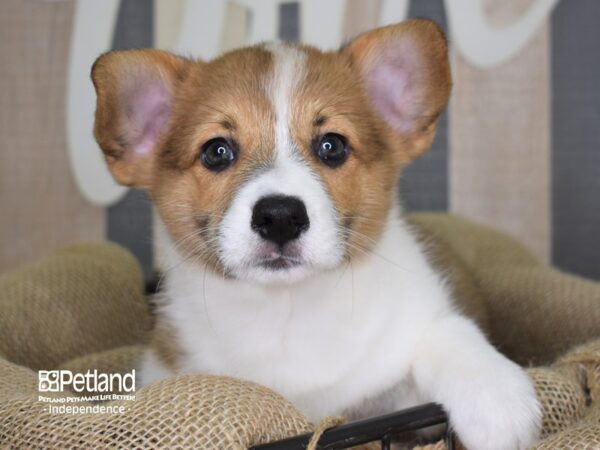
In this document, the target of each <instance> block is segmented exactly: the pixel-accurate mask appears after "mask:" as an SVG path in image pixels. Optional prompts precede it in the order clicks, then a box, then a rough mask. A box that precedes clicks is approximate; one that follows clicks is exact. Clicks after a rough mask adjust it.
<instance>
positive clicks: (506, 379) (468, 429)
mask: <svg viewBox="0 0 600 450" xmlns="http://www.w3.org/2000/svg"><path fill="white" fill-rule="evenodd" d="M413 374H414V379H415V382H416V384H417V389H418V390H419V391H420V392H421V393H422V394H423V395H424V396H426V397H429V398H430V399H432V400H433V401H435V402H438V403H440V404H441V405H442V406H443V407H444V408H445V409H446V411H447V412H448V414H449V416H450V424H451V426H452V427H453V428H454V430H455V431H456V432H457V434H458V437H459V438H460V440H461V442H463V444H465V446H466V447H467V448H468V449H472V450H481V449H484V450H516V449H525V448H528V447H530V446H531V445H532V444H534V443H535V442H536V440H537V439H538V437H539V432H540V427H541V416H542V415H541V410H540V406H539V403H538V400H537V397H536V394H535V390H534V388H533V384H532V382H531V380H530V379H529V377H528V376H527V374H526V373H525V371H524V370H523V369H522V368H521V367H519V366H518V365H516V364H515V363H513V362H512V361H510V360H508V359H507V358H506V357H504V356H503V355H501V354H500V353H499V352H498V351H496V350H495V349H494V348H493V347H492V346H491V345H490V344H489V343H488V342H487V341H486V339H485V337H484V336H483V334H482V332H481V331H480V330H479V329H478V328H477V327H476V326H475V325H474V324H473V323H472V322H471V321H470V320H468V319H466V318H464V317H462V316H460V315H457V314H456V315H449V316H446V317H444V318H441V319H440V320H438V321H436V322H435V323H434V324H432V327H431V329H430V332H429V334H428V335H427V336H424V338H423V339H422V340H421V342H420V343H419V345H418V346H417V353H416V357H415V361H414V363H413Z"/></svg>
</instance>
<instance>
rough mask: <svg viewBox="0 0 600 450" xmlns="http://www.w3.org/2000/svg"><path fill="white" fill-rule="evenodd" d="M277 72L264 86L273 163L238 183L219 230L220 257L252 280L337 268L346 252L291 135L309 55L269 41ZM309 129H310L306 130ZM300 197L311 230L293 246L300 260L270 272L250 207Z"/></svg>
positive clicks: (297, 276) (331, 213)
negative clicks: (270, 115) (270, 198)
mask: <svg viewBox="0 0 600 450" xmlns="http://www.w3.org/2000/svg"><path fill="white" fill-rule="evenodd" d="M268 50H269V51H271V52H272V54H273V73H272V77H271V79H270V80H268V82H267V83H266V86H265V89H267V91H268V96H269V98H270V99H271V103H272V105H273V110H274V112H275V117H276V121H277V122H276V124H275V127H274V128H275V133H276V137H275V149H274V160H273V164H272V166H270V167H269V168H268V169H266V170H265V171H263V172H260V173H259V174H257V176H256V177H255V178H254V179H252V180H250V181H249V182H247V183H246V184H244V185H242V186H241V187H240V190H239V191H238V192H237V193H236V195H235V196H234V197H233V200H232V202H231V205H230V206H229V208H228V210H227V212H226V214H225V216H224V217H223V220H222V221H221V225H220V231H219V256H220V259H221V262H222V263H223V264H224V266H225V267H226V268H227V269H228V270H229V271H230V272H231V273H232V274H233V275H234V276H236V277H238V278H242V279H249V280H253V281H258V282H263V283H269V282H280V283H281V282H284V283H285V282H292V281H298V280H300V279H302V278H305V277H306V276H308V275H310V274H312V273H314V272H316V271H319V270H323V269H329V268H333V267H336V266H337V265H339V264H340V262H341V261H342V258H343V254H344V248H343V242H342V239H341V237H340V233H338V219H337V217H336V211H335V206H334V204H333V203H332V201H331V199H330V198H329V196H328V194H327V192H326V191H325V189H324V187H323V184H322V182H321V180H320V179H319V177H318V176H317V174H315V173H314V171H312V170H311V168H310V166H309V164H308V162H306V161H305V160H303V158H302V156H301V154H300V152H299V151H298V149H297V144H296V143H295V142H294V141H293V139H292V137H291V136H290V131H289V130H290V121H291V120H292V114H291V107H292V105H291V102H292V99H293V98H294V94H295V93H296V92H297V89H298V86H299V84H300V82H301V81H302V79H303V78H304V67H305V59H306V54H305V53H304V52H302V51H301V50H299V49H297V48H295V47H291V46H286V45H283V44H281V45H271V46H269V47H268ZM307 132H309V130H307ZM271 195H284V196H292V197H297V198H299V199H300V200H302V202H304V205H305V207H306V211H307V213H308V218H309V221H310V224H309V228H308V230H306V231H305V232H303V233H302V234H301V235H300V237H299V238H298V239H297V242H296V243H295V244H294V246H295V247H296V250H297V253H298V255H297V256H298V257H299V258H300V259H301V261H302V263H301V264H300V265H297V266H293V267H290V268H286V269H279V270H272V269H267V268H264V267H262V266H260V265H259V264H258V261H259V260H260V259H261V254H263V255H264V251H265V248H266V246H268V245H271V244H269V243H267V242H265V241H264V240H263V239H262V238H261V237H260V236H259V235H258V234H257V233H256V232H254V231H253V230H252V228H251V219H252V209H253V207H254V205H255V203H256V202H257V201H258V200H260V199H261V198H263V197H267V196H271Z"/></svg>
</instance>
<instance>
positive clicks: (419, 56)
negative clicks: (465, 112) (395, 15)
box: [341, 19, 452, 163]
mask: <svg viewBox="0 0 600 450" xmlns="http://www.w3.org/2000/svg"><path fill="white" fill-rule="evenodd" d="M341 51H342V53H345V54H347V55H348V56H349V57H350V59H351V62H352V65H353V66H354V67H356V68H357V69H358V72H359V76H360V77H361V79H362V82H363V83H364V85H365V88H366V91H367V95H368V97H369V100H370V102H371V104H372V106H373V107H374V109H375V111H376V112H378V113H379V115H380V117H381V118H382V119H383V120H384V121H385V122H386V123H387V124H388V125H389V126H390V127H391V129H392V130H393V132H394V134H395V135H396V136H395V138H396V140H397V141H398V142H400V143H402V150H401V155H400V159H401V162H402V163H407V162H409V161H411V160H413V159H415V158H417V157H418V156H420V155H421V154H422V153H423V152H425V150H427V149H428V148H429V146H430V145H431V142H432V141H433V138H434V136H435V129H436V124H437V119H438V117H439V115H440V114H441V112H442V110H443V109H444V107H445V106H446V103H447V102H448V97H449V95H450V89H451V87H452V79H451V75H450V65H449V62H448V45H447V42H446V38H445V36H444V33H443V32H442V30H441V29H440V28H439V27H438V25H437V24H436V23H435V22H432V21H430V20H423V19H415V20H409V21H406V22H402V23H400V24H398V25H390V26H387V27H383V28H378V29H375V30H372V31H369V32H367V33H364V34H362V35H360V36H358V37H357V38H356V39H354V40H353V41H352V42H350V43H349V44H348V45H346V46H345V47H343V48H342V50H341Z"/></svg>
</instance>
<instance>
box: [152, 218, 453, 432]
mask: <svg viewBox="0 0 600 450" xmlns="http://www.w3.org/2000/svg"><path fill="white" fill-rule="evenodd" d="M163 238H164V236H163ZM170 258H171V259H173V260H172V261H169V263H172V264H173V266H177V268H176V269H175V270H173V271H171V272H170V273H169V276H168V279H167V280H166V296H167V298H168V303H167V304H166V305H164V306H163V307H162V309H161V313H162V314H165V315H166V317H167V319H168V320H169V322H170V323H172V324H174V325H175V326H176V329H177V333H178V335H179V338H180V342H179V345H180V347H181V349H182V350H183V354H184V355H185V356H184V357H183V358H182V359H181V361H180V367H181V370H182V371H183V372H196V373H207V374H220V375H230V376H234V377H239V378H243V379H249V380H252V381H255V382H258V383H260V384H263V385H266V386H269V387H271V388H272V389H274V390H276V391H277V392H280V393H281V394H283V395H284V396H285V397H286V398H288V399H289V400H291V401H292V402H293V403H294V404H295V405H297V406H298V407H299V408H301V409H302V410H303V412H304V413H306V414H307V415H308V416H309V417H310V418H311V419H313V420H318V419H319V418H321V417H323V416H324V415H328V414H334V413H337V414H339V413H341V412H343V411H351V410H352V409H354V408H356V407H357V406H358V405H360V404H362V403H363V402H365V400H367V399H373V398H375V397H377V396H378V395H381V394H382V393H383V392H385V391H386V390H388V389H391V388H395V389H397V388H398V387H399V386H398V384H402V380H403V379H405V378H410V377H408V375H409V374H408V373H407V372H408V370H409V367H410V363H411V360H412V358H413V357H414V354H413V349H414V347H415V344H416V341H417V340H418V339H420V337H421V336H422V334H423V333H425V332H426V328H427V326H428V325H430V324H431V322H432V321H433V320H434V318H435V317H439V316H440V315H443V314H444V313H445V312H447V311H448V309H449V305H450V303H449V297H448V294H447V290H446V289H445V287H444V285H443V282H442V281H441V279H440V277H439V276H438V275H437V274H436V273H435V272H434V271H433V270H432V269H431V267H430V266H429V265H428V263H427V261H426V258H425V255H424V254H423V250H422V249H421V247H420V245H419V244H418V243H417V242H416V240H415V239H414V237H413V236H412V234H411V232H410V230H409V228H408V227H407V225H406V224H404V223H403V222H402V221H400V220H399V219H398V218H397V216H396V212H395V211H394V212H392V213H391V214H390V219H389V223H388V225H387V227H386V230H385V232H384V235H383V237H382V239H381V240H380V242H379V244H378V245H377V247H376V248H375V249H374V250H373V252H372V254H370V255H366V256H365V257H364V258H362V259H360V260H359V261H354V262H352V263H347V264H345V265H343V266H342V267H341V268H340V269H338V270H336V271H330V272H327V273H324V274H322V275H319V276H316V277H313V278H311V279H308V280H305V281H302V282H299V283H296V284H294V285H291V286H289V285H288V286H261V285H256V284H251V283H247V282H242V281H237V280H230V279H223V278H222V277H220V276H217V275H215V274H214V273H212V272H210V271H207V270H203V268H201V267H198V266H192V265H190V264H186V263H185V262H184V263H182V262H181V260H179V261H178V260H177V259H178V256H177V255H175V254H173V253H170ZM143 377H144V379H143V381H144V382H146V380H148V379H151V378H152V376H151V374H147V375H146V374H144V375H143ZM408 382H409V380H408V379H407V383H408ZM407 401H408V403H410V402H411V401H410V400H409V399H407ZM413 401H414V400H413Z"/></svg>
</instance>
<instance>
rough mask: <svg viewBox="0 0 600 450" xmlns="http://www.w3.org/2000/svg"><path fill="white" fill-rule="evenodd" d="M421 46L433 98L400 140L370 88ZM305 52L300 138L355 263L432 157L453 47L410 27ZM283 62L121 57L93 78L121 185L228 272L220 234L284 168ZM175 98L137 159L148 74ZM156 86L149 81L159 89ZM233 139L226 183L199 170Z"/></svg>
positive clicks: (106, 145) (145, 54)
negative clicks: (136, 122) (238, 202)
mask: <svg viewBox="0 0 600 450" xmlns="http://www.w3.org/2000/svg"><path fill="white" fill-rule="evenodd" d="M398 37H402V38H406V39H411V40H412V41H413V42H414V43H415V45H416V49H417V50H418V53H419V54H420V55H421V57H422V61H423V69H424V71H423V74H422V76H421V77H419V80H418V81H417V83H418V84H419V87H420V89H422V91H423V92H424V93H425V94H426V96H424V100H423V102H422V104H420V105H419V106H420V108H421V110H422V111H421V113H420V116H419V117H418V118H416V126H415V128H414V129H413V130H411V131H410V132H409V133H399V132H398V131H397V130H394V129H392V127H391V126H389V125H387V124H386V122H385V121H384V120H382V118H381V117H379V116H378V113H377V112H376V111H375V109H374V108H373V107H372V106H371V105H370V102H369V98H368V95H367V90H366V88H365V86H364V83H363V77H364V76H365V75H366V74H367V73H368V70H369V67H370V66H371V65H372V64H373V63H374V62H375V61H376V60H377V58H378V57H379V56H380V53H381V48H382V47H383V44H385V43H386V41H387V40H389V39H392V38H398ZM299 48H300V50H301V51H303V52H305V53H306V55H307V58H306V67H305V74H306V76H305V78H304V79H303V80H301V81H300V86H299V88H298V90H297V92H296V94H295V95H294V96H293V98H291V100H290V101H291V103H290V111H291V113H292V120H291V130H290V132H291V136H292V138H293V139H294V141H295V142H296V144H297V146H298V148H299V150H300V152H301V155H302V157H303V159H304V160H305V161H306V162H307V163H308V164H309V165H310V166H311V168H312V169H313V171H314V172H315V173H316V174H317V175H319V176H320V178H321V179H322V180H323V184H324V186H325V188H326V190H327V192H328V194H329V195H330V197H331V199H332V200H333V203H334V204H335V206H336V209H337V210H338V213H339V215H340V219H341V224H342V226H343V227H345V231H346V233H347V240H346V242H347V251H346V253H347V256H348V257H355V256H357V255H360V254H362V253H364V249H366V248H370V247H371V246H372V244H373V242H374V241H375V240H376V239H377V237H378V236H379V234H380V232H381V230H382V227H383V225H384V220H385V217H386V215H387V212H388V211H389V207H390V203H391V201H392V199H393V192H394V190H395V188H396V179H397V176H398V173H399V171H400V169H401V167H402V166H403V165H405V164H406V163H407V162H409V161H411V160H412V159H414V158H416V157H417V156H418V155H419V154H421V153H422V152H424V151H425V150H426V148H427V147H428V146H429V145H430V143H431V140H432V139H433V136H434V132H435V124H436V119H437V117H438V116H439V114H440V113H441V110H442V108H443V107H444V105H445V104H446V102H447V99H448V95H449V91H450V85H451V81H450V72H449V67H448V63H447V55H446V53H447V46H446V41H445V39H444V37H443V34H442V33H441V31H440V30H439V28H438V27H437V26H436V25H435V24H433V22H429V21H422V20H421V21H408V22H406V23H403V24H400V25H393V26H389V27H384V28H381V29H377V30H374V31H371V32H368V33H365V34H363V35H361V36H359V37H358V38H357V39H355V40H354V41H352V42H351V43H350V44H349V45H347V46H346V47H344V48H343V49H342V50H340V51H339V52H328V53H322V52H320V51H318V50H316V49H314V48H310V47H299ZM273 64H274V62H273V56H272V54H271V53H270V52H269V51H267V50H266V49H265V48H264V47H262V46H257V47H252V48H247V49H241V50H237V51H233V52H230V53H227V54H225V55H223V56H222V57H220V58H218V59H216V60H214V61H211V62H208V63H204V62H199V61H190V60H186V59H183V58H179V57H176V56H173V55H170V54H168V53H165V52H161V51H154V50H138V51H130V52H114V53H109V54H106V55H104V56H102V57H100V58H99V60H98V61H97V63H96V64H95V66H94V69H93V74H92V77H93V80H94V84H95V86H96V89H97V93H98V107H97V112H96V127H95V133H96V137H97V139H98V142H99V143H100V146H101V147H102V149H103V151H104V153H105V156H106V159H107V161H108V164H109V167H110V169H111V171H112V173H113V175H114V176H115V178H116V179H117V180H118V181H119V182H121V183H124V184H133V185H138V186H142V187H144V188H146V189H147V190H148V191H149V193H150V195H151V196H152V198H153V200H154V202H155V204H156V207H157V209H158V211H159V213H160V215H161V217H162V218H163V221H164V222H165V224H166V226H167V228H168V230H169V233H170V235H171V237H172V239H173V240H174V242H175V243H176V245H177V246H178V248H179V249H180V250H183V252H184V254H185V256H186V258H190V259H194V260H196V261H198V262H200V263H203V264H206V265H208V266H210V267H212V268H213V269H214V270H217V271H222V268H221V267H220V264H219V261H218V258H217V256H216V250H215V246H214V242H215V237H216V230H217V226H218V224H219V222H220V220H221V218H222V216H223V214H224V213H225V211H226V209H227V207H228V204H229V202H230V200H231V198H232V196H233V195H234V193H235V192H236V191H237V190H238V188H239V186H240V185H241V184H242V183H243V182H244V181H245V180H246V179H248V177H250V176H252V174H253V173H255V171H257V170H260V169H261V168H265V167H268V166H269V165H270V164H271V162H272V160H273V157H274V143H275V136H274V135H275V121H276V117H275V113H274V111H273V107H272V105H271V103H270V99H269V93H268V86H267V85H268V82H269V79H270V78H269V77H271V76H272V72H273ZM142 71H146V72H149V73H150V75H149V76H150V77H151V78H153V79H158V80H160V81H162V82H164V83H165V84H166V86H167V88H168V90H169V92H172V93H173V99H172V105H171V108H172V110H171V117H170V121H169V125H168V126H167V127H166V130H165V131H164V133H162V134H161V137H160V140H159V142H158V144H157V145H156V148H155V149H154V151H153V155H152V156H151V157H149V158H146V159H145V160H143V161H142V160H141V158H139V157H138V158H136V157H135V156H129V155H128V154H127V151H126V150H127V149H126V147H127V145H128V144H129V140H130V139H131V137H130V131H129V129H128V120H127V114H126V111H124V109H123V104H122V103H123V101H122V99H121V96H122V95H123V90H124V89H125V87H126V85H127V83H130V82H131V78H132V77H133V78H135V77H136V76H139V74H140V72H142ZM147 76H148V75H146V77H147ZM327 132H335V133H338V134H341V135H343V136H345V138H346V139H347V141H348V145H349V148H350V156H349V158H348V160H347V161H346V162H345V163H344V164H343V165H342V166H340V167H338V168H335V169H332V168H330V167H327V166H325V165H324V164H322V162H320V161H319V160H318V158H317V156H316V154H315V152H314V148H313V147H314V142H315V140H317V139H318V138H319V136H321V135H323V134H324V133H327ZM220 136H225V137H229V138H232V139H233V140H234V141H235V142H236V143H237V144H238V147H239V153H238V159H237V160H236V161H235V163H234V164H233V165H232V166H231V167H229V168H228V169H226V171H225V172H223V173H214V172H211V171H209V170H207V169H206V168H205V167H204V166H203V165H202V164H201V163H200V161H199V156H200V152H201V148H202V145H203V144H204V143H205V142H207V141H209V140H210V139H213V138H215V137H220Z"/></svg>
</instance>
